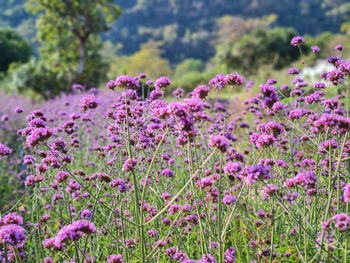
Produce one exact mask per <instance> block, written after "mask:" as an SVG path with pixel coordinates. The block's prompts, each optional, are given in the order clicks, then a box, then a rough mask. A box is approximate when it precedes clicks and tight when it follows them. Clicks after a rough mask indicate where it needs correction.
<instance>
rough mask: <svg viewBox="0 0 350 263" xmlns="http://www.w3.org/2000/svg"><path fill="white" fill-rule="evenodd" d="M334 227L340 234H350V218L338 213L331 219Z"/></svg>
mask: <svg viewBox="0 0 350 263" xmlns="http://www.w3.org/2000/svg"><path fill="white" fill-rule="evenodd" d="M332 219H333V222H334V225H335V227H336V228H338V229H339V231H340V232H350V217H349V216H348V215H347V214H345V213H340V214H337V215H334V216H333V217H332Z"/></svg>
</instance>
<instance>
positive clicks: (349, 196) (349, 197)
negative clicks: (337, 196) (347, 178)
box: [343, 183, 350, 203]
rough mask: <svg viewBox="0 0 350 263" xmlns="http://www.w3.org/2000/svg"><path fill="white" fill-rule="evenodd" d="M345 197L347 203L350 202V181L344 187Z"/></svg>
mask: <svg viewBox="0 0 350 263" xmlns="http://www.w3.org/2000/svg"><path fill="white" fill-rule="evenodd" d="M343 197H344V202H345V203H350V183H347V184H346V185H345V186H344V189H343Z"/></svg>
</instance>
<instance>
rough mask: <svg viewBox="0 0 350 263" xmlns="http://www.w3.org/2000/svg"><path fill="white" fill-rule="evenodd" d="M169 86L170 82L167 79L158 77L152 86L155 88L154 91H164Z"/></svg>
mask: <svg viewBox="0 0 350 263" xmlns="http://www.w3.org/2000/svg"><path fill="white" fill-rule="evenodd" d="M170 84H171V80H170V79H169V78H167V77H163V76H162V77H160V78H158V79H157V80H156V81H155V83H154V86H155V87H156V89H159V90H160V89H165V88H166V87H168V86H170Z"/></svg>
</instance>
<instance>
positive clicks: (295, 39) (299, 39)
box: [290, 36, 304, 47]
mask: <svg viewBox="0 0 350 263" xmlns="http://www.w3.org/2000/svg"><path fill="white" fill-rule="evenodd" d="M303 43H304V38H303V37H302V36H296V37H293V39H292V41H290V44H291V45H292V46H295V47H296V46H300V45H301V44H303Z"/></svg>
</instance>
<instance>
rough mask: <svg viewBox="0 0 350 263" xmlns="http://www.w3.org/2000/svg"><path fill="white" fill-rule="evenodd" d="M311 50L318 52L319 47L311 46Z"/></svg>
mask: <svg viewBox="0 0 350 263" xmlns="http://www.w3.org/2000/svg"><path fill="white" fill-rule="evenodd" d="M311 50H312V52H314V53H315V52H320V48H319V47H318V46H312V47H311Z"/></svg>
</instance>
